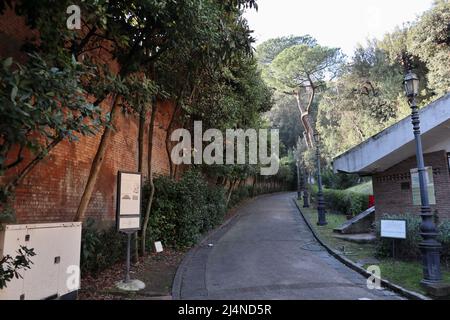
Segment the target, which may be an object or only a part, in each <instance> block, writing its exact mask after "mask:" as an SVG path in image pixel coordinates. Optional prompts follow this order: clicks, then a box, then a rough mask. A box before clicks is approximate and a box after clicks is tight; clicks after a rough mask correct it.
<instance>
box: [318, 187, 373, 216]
mask: <svg viewBox="0 0 450 320" xmlns="http://www.w3.org/2000/svg"><path fill="white" fill-rule="evenodd" d="M317 192H318V189H317V186H314V187H313V188H312V195H313V197H314V199H316V198H317ZM323 195H324V199H325V205H326V207H327V209H328V210H329V211H330V212H333V213H338V214H345V215H353V216H355V215H358V214H360V213H361V212H364V211H366V210H367V209H368V207H369V197H368V196H367V195H366V194H361V193H356V192H351V191H346V190H334V189H324V190H323Z"/></svg>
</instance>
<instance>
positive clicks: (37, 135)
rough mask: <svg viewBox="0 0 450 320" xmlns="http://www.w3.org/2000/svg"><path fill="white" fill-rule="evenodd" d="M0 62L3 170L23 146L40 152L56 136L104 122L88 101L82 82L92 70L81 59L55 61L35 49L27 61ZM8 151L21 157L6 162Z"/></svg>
mask: <svg viewBox="0 0 450 320" xmlns="http://www.w3.org/2000/svg"><path fill="white" fill-rule="evenodd" d="M1 64H2V67H1V68H0V118H1V119H2V122H1V124H0V136H1V144H0V174H4V173H5V171H6V170H7V169H10V168H12V167H14V166H16V165H17V164H19V163H20V162H21V161H22V160H23V152H24V151H25V150H28V151H32V152H34V153H39V152H42V151H43V150H45V149H46V147H47V145H48V144H49V143H51V142H53V141H58V140H62V139H68V140H70V141H76V140H77V139H78V137H77V134H81V135H93V134H95V133H96V132H98V130H99V128H100V127H101V126H102V123H103V119H102V117H101V110H100V108H99V107H96V106H94V105H92V104H91V103H89V102H88V101H87V98H86V95H85V91H84V90H83V88H82V86H81V78H82V76H84V75H86V74H88V73H89V70H86V69H84V68H83V67H82V65H81V64H79V63H77V62H75V61H71V62H68V63H66V64H64V65H59V66H57V65H54V64H52V61H51V59H49V58H43V57H41V56H39V55H35V54H34V55H30V57H29V60H28V62H27V63H26V64H25V65H20V64H17V63H16V64H14V63H13V60H12V58H7V59H4V60H2V61H1ZM16 154H17V157H16ZM8 156H9V157H10V158H13V159H16V158H17V160H16V161H14V162H13V163H6V159H7V158H8Z"/></svg>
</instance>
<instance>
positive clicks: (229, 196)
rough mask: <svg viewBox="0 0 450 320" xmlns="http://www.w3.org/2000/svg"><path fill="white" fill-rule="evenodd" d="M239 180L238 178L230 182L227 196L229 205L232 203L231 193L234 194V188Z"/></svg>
mask: <svg viewBox="0 0 450 320" xmlns="http://www.w3.org/2000/svg"><path fill="white" fill-rule="evenodd" d="M237 181H238V179H234V180H233V181H232V182H230V188H229V189H228V196H227V206H228V204H229V203H230V199H231V195H232V194H233V189H234V186H235V185H236V183H237Z"/></svg>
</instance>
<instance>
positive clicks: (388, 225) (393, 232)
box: [381, 220, 407, 262]
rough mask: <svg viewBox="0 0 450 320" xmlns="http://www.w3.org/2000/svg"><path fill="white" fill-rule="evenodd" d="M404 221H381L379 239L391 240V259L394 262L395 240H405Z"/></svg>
mask: <svg viewBox="0 0 450 320" xmlns="http://www.w3.org/2000/svg"><path fill="white" fill-rule="evenodd" d="M406 230H407V229H406V220H381V237H382V238H388V239H392V259H393V261H394V262H395V240H397V239H403V240H405V239H406Z"/></svg>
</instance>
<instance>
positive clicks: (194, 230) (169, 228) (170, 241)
mask: <svg viewBox="0 0 450 320" xmlns="http://www.w3.org/2000/svg"><path fill="white" fill-rule="evenodd" d="M154 184H155V188H156V196H155V199H154V203H153V206H152V214H151V216H150V222H149V229H148V236H147V238H148V243H149V245H150V244H151V243H152V242H154V241H157V240H158V241H163V243H165V245H167V246H174V247H189V246H192V245H194V244H195V243H197V241H198V240H199V238H200V236H201V235H202V234H204V233H205V232H207V231H209V230H211V229H212V228H214V227H215V226H217V225H218V224H220V223H221V222H222V219H223V217H224V215H225V212H226V205H225V203H226V200H225V192H224V190H223V189H222V188H219V187H211V186H208V184H207V183H206V181H205V180H204V179H203V177H202V176H201V175H200V173H198V172H197V171H194V170H192V171H188V172H186V173H185V174H184V176H183V177H182V179H181V180H179V181H174V180H171V179H169V178H167V177H164V176H158V177H156V178H155V180H154ZM148 190H149V187H148V184H147V185H146V187H145V189H144V197H143V198H144V199H145V198H146V197H147V196H148V193H149V191H148Z"/></svg>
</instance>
